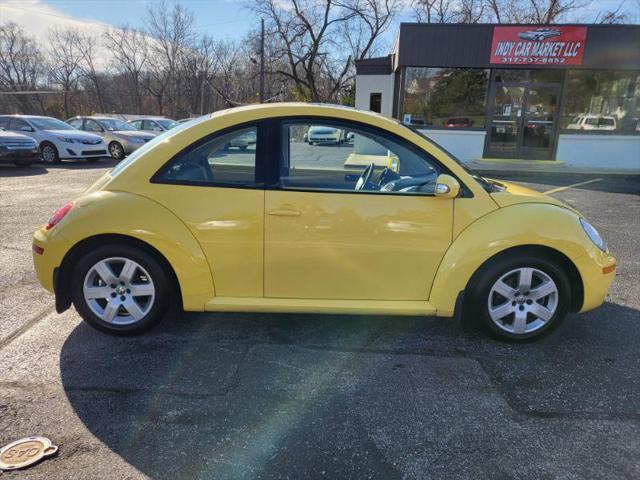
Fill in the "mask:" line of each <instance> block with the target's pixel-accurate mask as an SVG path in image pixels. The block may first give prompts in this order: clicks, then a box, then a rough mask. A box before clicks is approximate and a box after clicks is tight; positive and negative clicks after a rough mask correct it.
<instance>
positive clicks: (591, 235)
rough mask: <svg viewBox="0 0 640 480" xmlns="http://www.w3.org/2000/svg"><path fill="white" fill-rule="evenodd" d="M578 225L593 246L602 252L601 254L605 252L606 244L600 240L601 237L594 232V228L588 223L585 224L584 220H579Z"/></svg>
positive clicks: (596, 231)
mask: <svg viewBox="0 0 640 480" xmlns="http://www.w3.org/2000/svg"><path fill="white" fill-rule="evenodd" d="M580 225H582V229H583V230H584V233H586V234H587V236H588V237H589V238H590V239H591V241H592V242H593V243H594V245H595V246H596V247H598V248H599V249H600V250H602V251H603V252H606V251H607V242H605V241H604V240H603V239H602V237H601V236H600V234H599V233H598V230H596V229H595V227H594V226H593V225H591V224H590V223H589V222H587V221H586V220H585V219H584V218H581V219H580Z"/></svg>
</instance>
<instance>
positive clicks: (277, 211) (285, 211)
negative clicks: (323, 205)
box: [267, 208, 301, 217]
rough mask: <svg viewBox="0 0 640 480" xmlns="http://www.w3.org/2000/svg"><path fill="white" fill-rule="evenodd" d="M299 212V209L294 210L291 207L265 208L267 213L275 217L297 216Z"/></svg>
mask: <svg viewBox="0 0 640 480" xmlns="http://www.w3.org/2000/svg"><path fill="white" fill-rule="evenodd" d="M300 213H301V212H300V210H294V209H293V208H272V209H271V210H267V214H268V215H274V216H276V217H299V216H300Z"/></svg>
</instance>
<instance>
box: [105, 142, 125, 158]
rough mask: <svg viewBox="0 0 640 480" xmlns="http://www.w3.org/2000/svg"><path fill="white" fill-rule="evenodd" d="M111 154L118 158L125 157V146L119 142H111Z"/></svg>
mask: <svg viewBox="0 0 640 480" xmlns="http://www.w3.org/2000/svg"><path fill="white" fill-rule="evenodd" d="M109 154H110V155H111V156H112V157H113V158H115V159H116V160H122V159H123V158H124V148H123V147H122V145H120V144H119V143H118V142H111V143H110V144H109Z"/></svg>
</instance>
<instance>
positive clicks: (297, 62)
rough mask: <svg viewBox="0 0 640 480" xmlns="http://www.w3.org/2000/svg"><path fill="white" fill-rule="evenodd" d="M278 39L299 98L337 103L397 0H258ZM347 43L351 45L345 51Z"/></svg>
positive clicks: (386, 23) (279, 54)
mask: <svg viewBox="0 0 640 480" xmlns="http://www.w3.org/2000/svg"><path fill="white" fill-rule="evenodd" d="M251 8H253V10H254V11H255V12H256V13H258V14H259V15H261V16H263V17H264V18H265V19H266V23H267V28H268V32H269V35H270V36H271V37H273V38H274V39H275V40H276V45H277V51H276V52H275V55H276V56H277V58H279V59H281V60H283V61H284V62H283V66H284V68H281V69H279V70H277V73H278V74H279V75H282V76H284V77H286V78H289V79H291V80H292V82H293V84H294V88H295V96H296V97H297V98H298V99H300V100H311V101H314V102H319V101H336V100H337V98H338V97H339V95H340V93H341V90H342V89H343V88H344V87H345V85H346V84H347V83H348V82H349V81H350V79H351V78H352V77H353V60H354V59H358V58H365V57H366V56H368V55H370V53H371V51H372V48H373V47H374V45H375V43H376V41H377V40H378V39H379V37H380V35H381V34H382V33H383V32H384V31H385V30H386V28H387V27H388V26H389V24H390V22H391V20H392V19H393V17H394V16H395V13H396V2H395V0H342V1H340V0H322V1H318V0H288V1H282V0H254V3H253V4H252V6H251ZM344 45H348V46H349V47H350V49H349V52H348V54H345V53H344Z"/></svg>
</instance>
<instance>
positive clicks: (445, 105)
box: [402, 67, 489, 128]
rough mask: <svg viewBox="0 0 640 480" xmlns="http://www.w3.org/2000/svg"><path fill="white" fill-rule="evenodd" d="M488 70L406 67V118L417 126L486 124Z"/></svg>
mask: <svg viewBox="0 0 640 480" xmlns="http://www.w3.org/2000/svg"><path fill="white" fill-rule="evenodd" d="M488 83H489V70H486V69H477V68H422V67H407V69H406V74H405V84H404V104H403V110H402V112H403V122H404V123H406V124H410V125H415V126H426V127H431V126H435V127H447V128H471V127H484V124H485V106H486V101H487V87H488Z"/></svg>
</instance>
